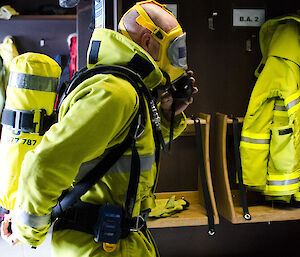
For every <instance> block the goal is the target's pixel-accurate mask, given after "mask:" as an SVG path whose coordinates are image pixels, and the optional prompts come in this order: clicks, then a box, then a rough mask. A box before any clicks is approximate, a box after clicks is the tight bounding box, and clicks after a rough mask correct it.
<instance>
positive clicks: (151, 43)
mask: <svg viewBox="0 0 300 257" xmlns="http://www.w3.org/2000/svg"><path fill="white" fill-rule="evenodd" d="M140 46H141V47H142V48H143V49H144V50H145V51H146V52H148V53H149V54H150V55H151V56H152V58H153V59H154V60H155V61H156V60H157V59H158V54H159V47H160V45H159V43H158V42H157V41H156V40H155V39H154V37H152V35H151V33H150V32H148V31H146V32H144V34H143V35H142V36H141V38H140Z"/></svg>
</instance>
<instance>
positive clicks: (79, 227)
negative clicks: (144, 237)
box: [53, 201, 150, 238]
mask: <svg viewBox="0 0 300 257" xmlns="http://www.w3.org/2000/svg"><path fill="white" fill-rule="evenodd" d="M99 207H100V205H94V204H90V203H85V202H81V201H79V202H77V203H76V204H75V205H74V207H73V208H71V209H69V210H67V211H65V212H63V214H62V215H61V216H60V217H59V218H58V219H57V220H56V221H55V224H54V226H53V231H58V230H64V229H71V230H76V231H80V232H84V233H88V234H92V235H94V225H95V224H96V222H97V219H98V213H99V212H98V210H99ZM149 213H150V209H148V210H145V211H143V212H141V214H140V215H139V216H137V217H133V218H132V219H131V220H129V221H124V220H123V221H122V233H121V238H125V237H127V236H128V234H129V233H130V232H137V231H139V230H141V229H142V228H146V222H147V219H148V215H149Z"/></svg>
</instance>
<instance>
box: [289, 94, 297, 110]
mask: <svg viewBox="0 0 300 257" xmlns="http://www.w3.org/2000/svg"><path fill="white" fill-rule="evenodd" d="M298 103H300V97H298V98H296V99H295V100H293V101H291V102H289V103H288V104H287V105H286V108H287V109H288V110H289V109H291V108H292V107H294V106H295V105H297V104H298Z"/></svg>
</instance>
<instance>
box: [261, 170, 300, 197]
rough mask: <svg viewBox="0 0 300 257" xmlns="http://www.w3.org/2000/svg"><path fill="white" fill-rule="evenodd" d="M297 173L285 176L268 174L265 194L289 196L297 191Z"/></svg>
mask: <svg viewBox="0 0 300 257" xmlns="http://www.w3.org/2000/svg"><path fill="white" fill-rule="evenodd" d="M299 175H300V174H299V172H294V173H292V174H285V175H278V174H276V175H273V174H269V175H268V177H267V182H266V190H265V194H267V195H274V196H276V195H289V194H294V193H296V192H298V191H299Z"/></svg>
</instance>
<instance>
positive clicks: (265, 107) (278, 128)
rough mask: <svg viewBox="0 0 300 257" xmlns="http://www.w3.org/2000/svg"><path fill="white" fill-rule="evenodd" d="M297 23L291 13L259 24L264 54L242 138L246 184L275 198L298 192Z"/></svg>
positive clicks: (299, 99) (299, 62)
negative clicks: (261, 24)
mask: <svg viewBox="0 0 300 257" xmlns="http://www.w3.org/2000/svg"><path fill="white" fill-rule="evenodd" d="M299 25H300V16H298V15H289V16H285V17H281V18H276V19H271V20H269V21H267V22H266V23H265V24H264V25H263V26H262V28H261V30H260V47H261V51H262V55H263V58H262V61H261V63H260V65H259V67H258V68H257V70H256V75H257V76H258V79H257V82H256V84H255V86H254V89H253V92H252V94H251V98H250V102H249V106H248V110H247V113H246V116H245V120H244V124H243V129H242V135H241V143H240V152H241V161H242V168H243V179H244V183H245V185H248V186H250V187H252V188H253V189H256V190H260V191H262V192H263V193H264V194H265V195H267V196H272V197H276V198H279V199H280V197H281V198H282V199H283V198H287V196H291V195H293V194H295V196H296V199H297V197H298V194H299V177H300V90H299V86H300V41H299ZM276 198H273V199H276ZM299 200H300V199H299Z"/></svg>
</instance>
